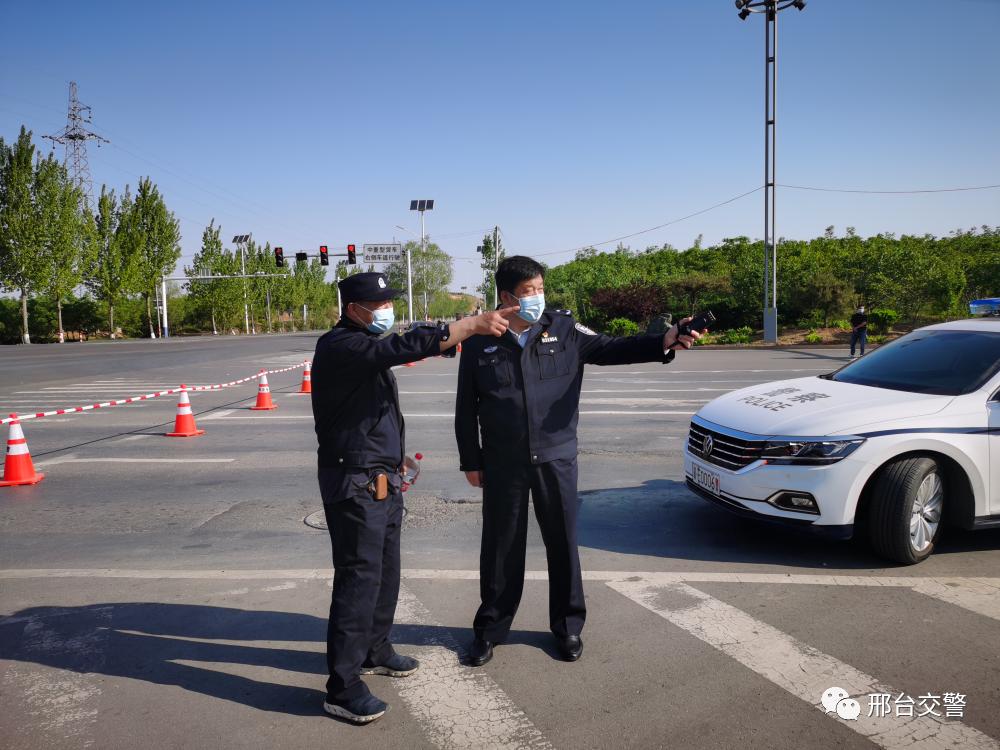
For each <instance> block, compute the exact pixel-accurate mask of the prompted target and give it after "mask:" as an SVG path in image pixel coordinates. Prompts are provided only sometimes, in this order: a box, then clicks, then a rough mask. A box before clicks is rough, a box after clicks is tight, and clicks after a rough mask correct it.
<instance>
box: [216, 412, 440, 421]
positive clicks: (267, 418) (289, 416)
mask: <svg viewBox="0 0 1000 750" xmlns="http://www.w3.org/2000/svg"><path fill="white" fill-rule="evenodd" d="M452 416H455V415H454V414H452ZM312 418H313V416H312V414H268V415H267V416H263V415H259V416H258V415H256V414H244V415H242V416H238V417H230V416H229V415H226V416H225V417H214V416H212V415H207V416H204V417H198V419H200V420H206V419H215V420H218V421H220V422H232V421H235V420H237V419H255V420H257V421H258V422H270V421H277V420H279V419H312Z"/></svg>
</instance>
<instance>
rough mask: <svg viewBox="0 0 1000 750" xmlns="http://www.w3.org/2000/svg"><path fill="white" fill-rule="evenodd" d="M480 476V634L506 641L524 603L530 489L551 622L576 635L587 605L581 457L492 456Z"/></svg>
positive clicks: (557, 628) (477, 620)
mask: <svg viewBox="0 0 1000 750" xmlns="http://www.w3.org/2000/svg"><path fill="white" fill-rule="evenodd" d="M483 475H484V476H483V484H484V486H483V541H482V546H481V548H480V556H479V594H480V598H481V600H482V604H481V605H480V607H479V611H478V612H477V613H476V618H475V621H474V622H473V629H474V630H475V633H476V636H477V637H479V638H483V639H485V640H488V641H494V642H497V643H499V642H502V641H503V640H504V639H506V637H507V634H508V632H510V627H511V623H513V621H514V615H515V614H516V613H517V607H518V605H519V604H520V603H521V593H522V591H523V589H524V560H525V548H526V545H527V536H528V495H529V493H530V495H531V498H532V502H533V504H534V506H535V517H536V518H537V519H538V525H539V527H540V528H541V531H542V540H543V541H544V542H545V555H546V558H547V560H548V568H549V627H550V628H551V629H552V632H553V633H555V634H556V635H557V636H560V637H562V636H567V635H579V634H580V632H581V631H582V630H583V623H584V621H585V620H586V618H587V608H586V604H585V603H584V598H583V579H582V576H581V573H580V554H579V552H578V550H577V542H576V520H577V514H578V510H579V498H578V497H577V493H576V483H577V466H576V458H572V459H559V460H556V461H549V462H548V463H544V464H538V465H532V464H530V463H524V462H512V461H510V460H504V459H499V458H496V457H490V456H488V455H487V456H485V461H484V466H483Z"/></svg>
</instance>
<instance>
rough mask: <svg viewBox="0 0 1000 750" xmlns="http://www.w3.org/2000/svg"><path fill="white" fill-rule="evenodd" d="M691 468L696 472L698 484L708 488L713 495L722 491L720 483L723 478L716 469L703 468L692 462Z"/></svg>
mask: <svg viewBox="0 0 1000 750" xmlns="http://www.w3.org/2000/svg"><path fill="white" fill-rule="evenodd" d="M691 468H692V470H693V472H694V476H693V479H694V483H695V484H696V485H698V486H699V487H701V488H702V489H705V490H708V491H709V492H711V493H712V494H713V495H719V494H720V493H721V491H720V488H719V485H720V484H721V481H722V480H721V478H720V477H719V475H718V474H716V473H715V472H714V471H709V470H708V469H703V468H701V466H699V465H698V464H696V463H692V464H691Z"/></svg>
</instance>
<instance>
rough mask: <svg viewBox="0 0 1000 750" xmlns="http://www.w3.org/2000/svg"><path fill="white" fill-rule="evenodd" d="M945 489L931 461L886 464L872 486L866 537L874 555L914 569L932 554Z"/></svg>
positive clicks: (935, 542)
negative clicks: (914, 565)
mask: <svg viewBox="0 0 1000 750" xmlns="http://www.w3.org/2000/svg"><path fill="white" fill-rule="evenodd" d="M945 497H946V485H945V481H944V471H943V470H942V468H941V466H939V465H938V462H937V461H935V460H934V459H933V458H926V457H919V458H902V459H898V460H896V461H892V462H891V463H889V464H886V466H884V467H883V468H882V470H881V471H880V472H879V477H878V480H877V481H876V482H875V487H874V490H873V494H872V498H871V505H870V506H869V516H868V536H869V540H870V542H871V545H872V547H873V549H874V550H875V552H876V553H877V554H879V555H881V556H882V557H886V558H889V559H890V560H895V561H896V562H901V563H905V564H907V565H913V564H914V563H918V562H920V561H921V560H923V559H925V558H926V557H928V556H929V555H930V554H931V552H933V551H934V546H935V544H937V540H938V536H939V535H940V534H941V519H942V515H943V512H944V503H945Z"/></svg>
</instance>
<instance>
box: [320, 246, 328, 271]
mask: <svg viewBox="0 0 1000 750" xmlns="http://www.w3.org/2000/svg"><path fill="white" fill-rule="evenodd" d="M319 264H320V265H321V266H328V265H330V256H329V254H328V253H327V250H326V245H320V246H319Z"/></svg>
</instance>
